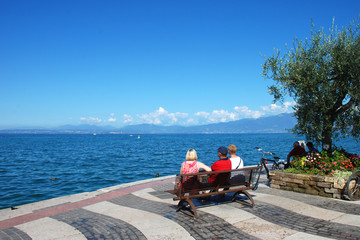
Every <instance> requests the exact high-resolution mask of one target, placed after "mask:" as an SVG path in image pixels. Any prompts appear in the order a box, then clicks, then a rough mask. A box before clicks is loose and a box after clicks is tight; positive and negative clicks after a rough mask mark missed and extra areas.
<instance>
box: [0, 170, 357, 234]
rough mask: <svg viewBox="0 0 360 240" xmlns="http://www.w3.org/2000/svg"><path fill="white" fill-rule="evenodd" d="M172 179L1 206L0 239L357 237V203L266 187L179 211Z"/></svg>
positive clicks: (214, 198)
mask: <svg viewBox="0 0 360 240" xmlns="http://www.w3.org/2000/svg"><path fill="white" fill-rule="evenodd" d="M173 180H174V176H170V177H163V178H156V179H151V180H146V181H140V182H135V183H130V184H123V185H119V186H114V187H111V188H107V189H100V190H98V191H96V192H92V193H83V194H77V195H70V196H65V197H61V198H55V199H51V200H47V201H43V202H38V203H33V204H28V205H24V206H19V207H17V209H16V210H10V209H3V210H1V211H0V239H1V240H6V239H11V240H16V239H287V240H292V239H360V231H359V229H360V202H350V201H345V200H336V199H329V198H324V197H318V196H312V195H305V194H300V193H294V192H287V191H282V190H278V189H271V188H269V187H267V186H266V185H265V184H261V185H260V187H259V188H258V189H257V190H256V191H250V193H251V194H252V195H253V198H254V201H255V207H251V205H249V204H248V202H247V200H246V198H245V197H244V196H240V197H238V200H239V201H238V202H231V195H227V196H226V197H225V198H221V197H217V196H215V197H212V198H211V200H210V201H207V202H199V201H195V205H196V206H197V208H198V212H199V216H200V217H199V218H198V219H195V218H193V217H192V216H191V214H190V212H188V211H183V212H176V205H177V201H173V200H172V197H173V196H172V195H171V194H169V193H167V192H165V190H169V189H172V188H173Z"/></svg>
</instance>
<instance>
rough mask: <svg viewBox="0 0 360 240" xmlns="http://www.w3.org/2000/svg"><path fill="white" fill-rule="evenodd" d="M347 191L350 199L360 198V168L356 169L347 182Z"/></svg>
mask: <svg viewBox="0 0 360 240" xmlns="http://www.w3.org/2000/svg"><path fill="white" fill-rule="evenodd" d="M346 192H347V195H348V196H349V198H350V200H352V201H356V200H359V199H360V170H357V171H355V172H354V173H353V174H351V176H350V177H349V180H348V181H347V183H346Z"/></svg>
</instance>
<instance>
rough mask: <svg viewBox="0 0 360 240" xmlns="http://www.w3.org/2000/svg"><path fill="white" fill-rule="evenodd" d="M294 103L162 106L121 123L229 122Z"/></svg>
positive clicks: (275, 111)
mask: <svg viewBox="0 0 360 240" xmlns="http://www.w3.org/2000/svg"><path fill="white" fill-rule="evenodd" d="M295 105H296V102H294V101H292V102H285V103H284V104H282V105H277V104H270V105H268V106H262V107H260V110H252V109H250V108H249V107H247V106H235V107H234V108H233V110H232V111H228V110H225V109H220V110H213V111H212V112H204V111H202V112H196V113H194V114H192V115H189V114H188V113H180V112H175V113H170V112H168V111H167V110H165V109H164V108H163V107H159V109H157V110H155V111H154V112H150V113H144V114H137V115H136V117H133V116H131V115H129V114H124V115H123V119H124V120H123V124H125V125H131V124H141V123H148V124H156V125H165V126H169V125H183V126H190V125H203V124H210V123H220V122H229V121H236V120H240V119H244V118H259V117H264V116H271V115H277V114H281V113H291V112H293V108H292V107H293V106H295ZM80 120H81V122H86V123H89V124H99V123H105V122H109V123H114V122H116V121H117V119H116V117H115V114H114V113H111V114H110V117H109V118H108V119H107V120H101V119H100V118H95V117H87V118H86V117H82V118H81V119H80Z"/></svg>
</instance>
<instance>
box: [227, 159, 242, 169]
mask: <svg viewBox="0 0 360 240" xmlns="http://www.w3.org/2000/svg"><path fill="white" fill-rule="evenodd" d="M230 160H231V169H239V168H243V167H244V161H243V160H242V159H241V158H240V157H234V158H230Z"/></svg>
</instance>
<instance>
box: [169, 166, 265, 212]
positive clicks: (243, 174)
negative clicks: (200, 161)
mask: <svg viewBox="0 0 360 240" xmlns="http://www.w3.org/2000/svg"><path fill="white" fill-rule="evenodd" d="M256 171H259V167H258V166H255V167H245V168H242V169H235V170H226V171H216V172H215V171H212V172H199V173H190V174H178V175H176V178H175V186H174V190H168V191H167V192H169V193H172V194H174V195H176V196H175V197H174V198H173V200H174V201H179V200H180V202H179V203H178V206H177V211H180V210H181V209H182V208H183V204H184V203H188V204H189V205H190V207H191V210H192V211H193V213H194V216H195V218H198V214H197V211H196V207H195V204H194V203H193V201H192V199H193V198H204V197H210V196H214V195H221V194H225V193H234V195H233V197H232V201H235V200H236V196H237V195H238V194H244V195H246V196H247V197H248V198H249V199H250V201H251V205H252V206H255V203H254V199H253V198H252V197H251V195H250V194H249V193H248V192H247V190H252V189H253V188H254V186H253V185H252V179H253V177H254V175H255V172H256ZM213 174H218V175H217V176H216V179H217V180H219V181H216V182H218V183H217V184H210V183H209V182H208V177H209V176H210V175H213Z"/></svg>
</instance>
